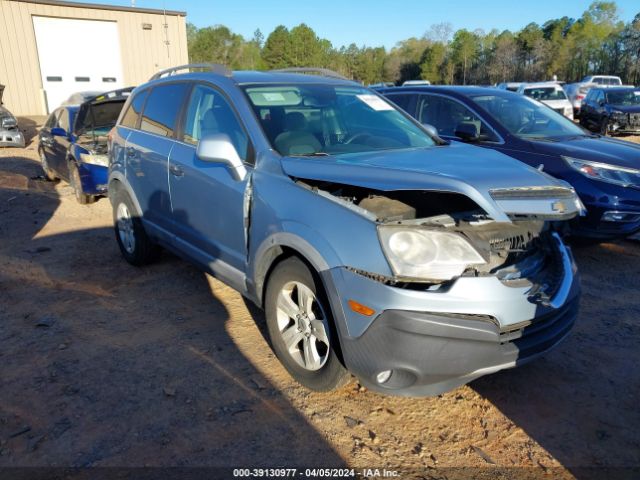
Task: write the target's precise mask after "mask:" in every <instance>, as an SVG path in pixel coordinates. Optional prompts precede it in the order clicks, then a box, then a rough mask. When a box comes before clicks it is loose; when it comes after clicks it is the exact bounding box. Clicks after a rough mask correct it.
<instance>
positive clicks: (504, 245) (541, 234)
mask: <svg viewBox="0 0 640 480" xmlns="http://www.w3.org/2000/svg"><path fill="white" fill-rule="evenodd" d="M298 184H300V185H302V186H304V187H306V188H310V189H312V190H314V191H317V192H318V193H321V194H323V195H324V196H329V195H330V196H332V197H335V199H336V200H337V201H340V202H341V203H344V204H345V205H346V206H349V205H351V206H352V207H353V208H354V209H356V210H363V211H365V212H368V214H369V215H370V218H372V219H374V218H375V221H376V222H378V223H381V224H386V225H388V224H397V225H415V226H420V227H424V228H428V229H429V230H439V231H447V232H455V233H457V234H459V235H461V236H463V237H464V238H465V239H467V240H468V241H469V242H470V243H471V244H472V245H473V247H474V248H475V249H476V250H477V251H478V253H479V254H480V255H481V256H482V257H483V258H484V260H485V261H486V263H485V264H483V265H473V266H470V267H469V268H468V269H467V270H466V271H465V272H464V273H463V274H462V276H487V275H494V276H496V277H498V278H499V279H500V280H501V281H502V282H503V283H504V284H506V285H509V286H514V287H522V286H531V287H532V289H531V294H532V295H537V296H539V297H540V298H542V299H545V298H548V297H549V296H550V295H552V294H553V291H554V285H556V284H557V283H558V282H559V280H560V278H561V275H562V272H561V271H558V269H560V270H561V267H562V265H561V262H558V252H557V247H556V241H555V239H554V238H553V236H552V233H553V232H554V231H555V230H554V229H555V228H556V227H555V225H554V224H553V222H548V221H544V220H540V219H536V218H532V219H527V218H521V219H518V220H514V221H512V222H511V223H506V222H496V221H495V220H493V219H492V218H491V217H489V216H488V215H487V214H486V213H485V212H484V211H483V210H482V209H481V208H480V207H479V206H478V205H477V204H476V203H475V202H473V201H472V200H471V199H469V198H468V197H466V196H464V195H461V194H458V193H449V192H432V191H413V190H411V191H408V190H402V191H384V192H383V191H372V190H371V189H368V188H363V187H354V186H350V185H341V184H336V183H331V182H316V181H312V180H298ZM327 194H328V195H327ZM358 273H361V274H364V275H366V276H370V277H371V278H374V279H376V280H378V281H383V282H384V283H388V284H393V285H397V286H401V287H405V288H424V287H425V284H424V283H422V287H420V286H419V285H416V284H414V283H413V282H401V281H400V282H399V281H396V280H395V279H392V278H386V277H383V276H380V275H376V274H368V273H367V272H358ZM425 283H433V282H425ZM440 283H446V282H440Z"/></svg>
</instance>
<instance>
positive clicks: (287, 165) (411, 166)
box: [282, 143, 578, 222]
mask: <svg viewBox="0 0 640 480" xmlns="http://www.w3.org/2000/svg"><path fill="white" fill-rule="evenodd" d="M282 167H283V170H284V172H285V173H286V174H287V175H289V176H291V177H294V178H300V179H309V180H320V181H329V182H335V183H341V184H345V185H354V186H359V187H367V188H372V189H375V190H380V191H390V190H433V191H441V192H452V193H460V194H463V195H466V196H467V197H469V198H471V199H472V200H474V201H475V202H476V203H477V204H478V205H479V206H480V207H481V208H483V209H484V210H485V211H486V212H487V213H488V214H489V215H490V216H491V217H493V219H494V220H496V221H507V222H508V221H510V220H509V215H510V214H511V215H527V214H532V215H534V214H542V213H541V211H540V208H542V207H541V205H539V204H537V203H538V202H540V201H542V202H544V203H545V205H546V204H548V205H551V203H553V202H556V203H557V200H558V198H564V199H565V203H569V204H571V203H574V202H575V201H577V197H575V193H574V192H573V189H572V188H571V187H570V186H569V185H568V184H567V183H565V182H563V181H561V180H557V179H555V178H552V177H550V176H548V175H546V174H544V173H542V172H540V171H538V170H536V169H534V168H532V167H529V166H527V165H525V164H523V163H521V162H519V161H517V160H514V159H512V158H510V157H508V156H506V155H503V154H501V153H499V152H496V151H494V150H489V149H484V148H480V147H474V146H469V145H464V144H461V143H452V144H450V145H447V146H440V147H432V148H418V149H407V150H393V151H378V152H367V153H357V154H345V155H340V156H337V157H284V158H283V159H282ZM496 191H499V192H501V195H495V192H496ZM504 192H510V193H509V194H508V195H506V196H508V197H509V200H508V201H506V200H505V197H506V196H505V195H504ZM525 192H526V193H525ZM519 193H521V194H522V195H519ZM558 193H560V197H558ZM498 196H500V197H501V198H502V200H505V202H506V203H508V204H509V207H508V208H506V209H505V208H503V207H504V204H503V205H502V206H501V205H500V203H504V202H501V201H500V200H498V201H496V200H495V199H494V197H496V198H497V197H498ZM521 197H526V198H527V201H520V202H519V204H518V205H516V204H515V203H514V202H518V201H519V200H522V198H521ZM570 197H571V199H570V200H569V201H568V202H566V200H567V199H568V198H570ZM527 204H528V205H527ZM547 210H549V212H547V214H550V215H552V214H553V210H552V209H549V208H547ZM577 211H578V208H577V207H576V208H575V213H577ZM562 213H563V214H566V210H565V211H563V212H562Z"/></svg>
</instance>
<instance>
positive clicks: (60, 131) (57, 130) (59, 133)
mask: <svg viewBox="0 0 640 480" xmlns="http://www.w3.org/2000/svg"><path fill="white" fill-rule="evenodd" d="M51 136H52V137H66V136H67V131H66V130H65V129H64V128H61V127H53V128H52V129H51Z"/></svg>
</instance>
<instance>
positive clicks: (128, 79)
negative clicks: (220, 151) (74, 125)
mask: <svg viewBox="0 0 640 480" xmlns="http://www.w3.org/2000/svg"><path fill="white" fill-rule="evenodd" d="M32 16H49V17H61V18H78V19H88V20H111V21H116V22H117V23H118V30H119V33H120V49H121V54H120V55H121V58H122V70H123V74H124V81H125V84H126V85H138V84H140V83H143V82H145V81H147V80H148V79H149V77H150V76H151V75H153V73H155V72H156V71H158V70H160V69H163V68H167V67H170V66H174V65H182V64H185V63H188V53H187V32H186V23H185V18H184V17H183V16H178V15H167V16H166V23H167V25H168V28H167V34H168V35H167V36H168V39H169V43H170V44H169V49H168V51H167V46H166V45H165V43H164V42H165V33H164V28H163V24H164V22H165V17H164V16H163V15H162V14H154V13H146V12H144V13H143V12H130V11H115V10H100V9H96V8H83V7H68V6H58V5H46V4H38V3H27V2H18V1H12V0H0V84H3V85H6V88H5V92H4V99H3V100H4V103H5V105H6V106H7V107H8V108H9V110H11V111H12V112H13V113H14V114H15V115H43V114H45V113H46V107H45V103H44V97H43V95H42V80H41V76H40V66H39V62H38V51H37V48H36V39H35V33H34V30H33V21H32ZM143 23H149V24H151V25H152V29H151V30H143V29H142V24H143ZM78 41H82V39H78ZM104 47H105V48H109V46H108V45H105V46H104ZM60 51H61V54H62V52H66V53H65V54H68V55H73V45H61V46H60ZM96 53H97V54H99V52H96ZM79 61H81V59H79Z"/></svg>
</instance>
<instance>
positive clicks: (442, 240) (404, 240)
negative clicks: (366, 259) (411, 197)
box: [378, 225, 486, 280]
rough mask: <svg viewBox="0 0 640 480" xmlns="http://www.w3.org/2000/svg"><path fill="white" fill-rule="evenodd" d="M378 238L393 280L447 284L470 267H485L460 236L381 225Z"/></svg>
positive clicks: (416, 227)
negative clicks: (431, 281) (436, 281)
mask: <svg viewBox="0 0 640 480" xmlns="http://www.w3.org/2000/svg"><path fill="white" fill-rule="evenodd" d="M378 235H379V236H380V243H381V244H382V249H383V251H384V253H385V256H386V257H387V261H388V262H389V265H390V266H391V269H392V270H393V273H394V275H395V276H396V277H399V278H405V279H416V280H451V279H452V278H454V277H457V276H459V275H461V274H462V272H464V271H465V270H466V269H467V267H469V266H470V265H481V264H484V263H486V261H485V260H484V258H482V256H481V255H480V254H479V253H478V252H477V251H476V249H475V248H473V247H472V246H471V244H470V243H469V242H468V241H467V240H466V239H465V238H464V237H462V236H461V235H458V234H457V233H451V232H440V231H436V230H427V229H425V228H421V227H418V226H415V227H413V226H402V225H381V226H379V227H378Z"/></svg>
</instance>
